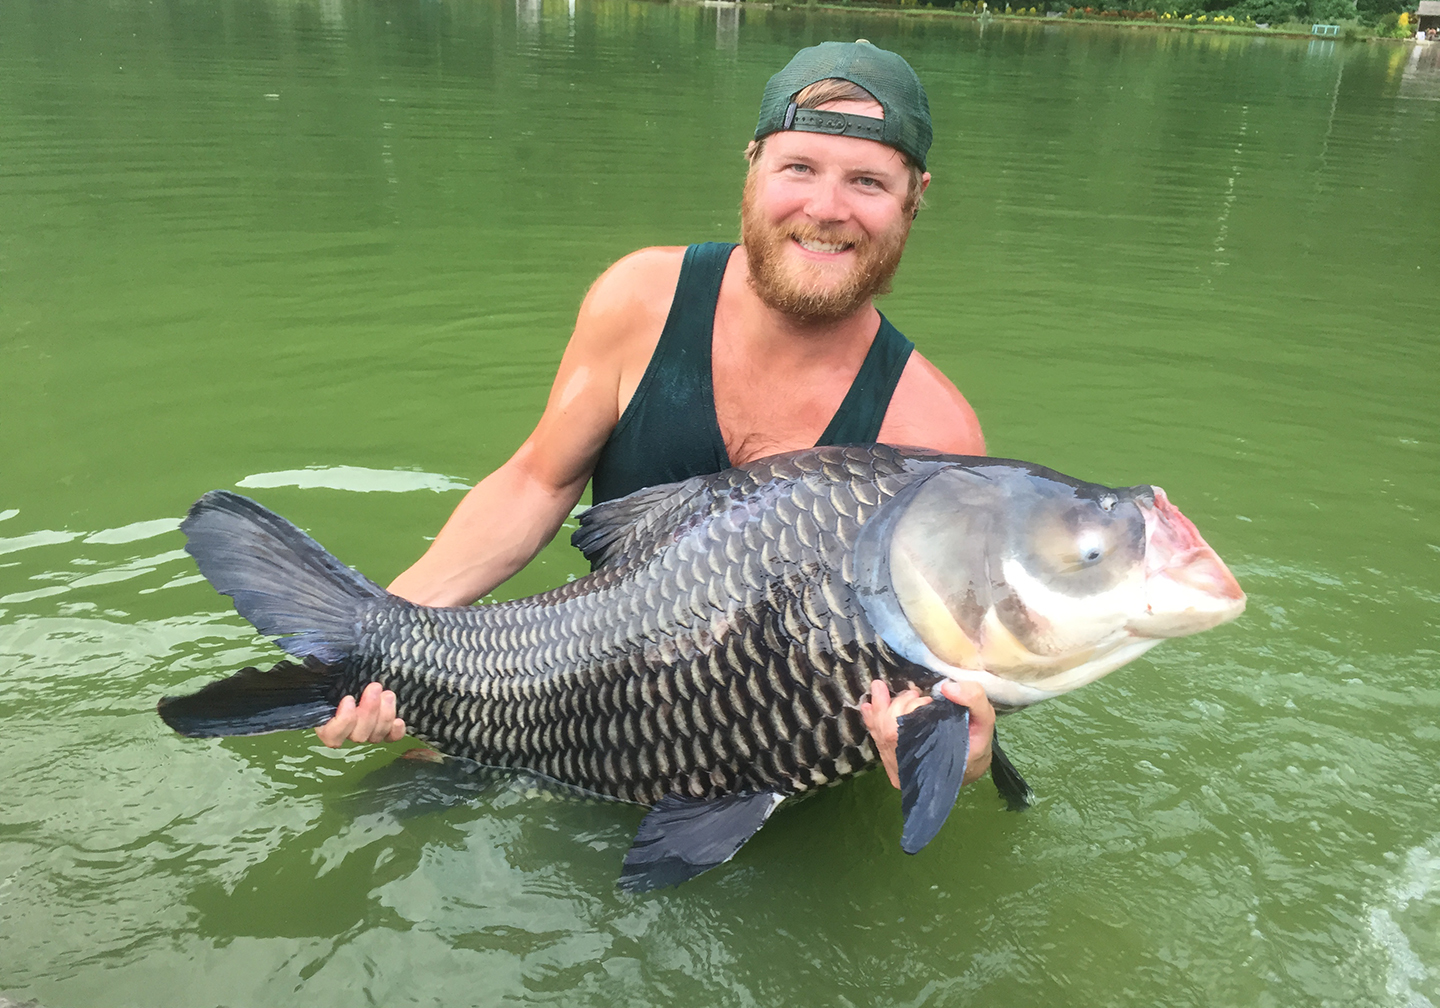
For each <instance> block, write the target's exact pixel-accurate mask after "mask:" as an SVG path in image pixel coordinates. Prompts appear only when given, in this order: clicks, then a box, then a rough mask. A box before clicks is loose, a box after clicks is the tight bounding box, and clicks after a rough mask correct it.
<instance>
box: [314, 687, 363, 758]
mask: <svg viewBox="0 0 1440 1008" xmlns="http://www.w3.org/2000/svg"><path fill="white" fill-rule="evenodd" d="M354 727H355V698H354V697H351V696H347V697H341V698H340V703H339V705H338V706H336V708H335V716H334V717H333V718H331V719H330V720H329V721H326V722H325V723H324V724H323V725H321V726H320V727H318V728H316V729H315V734H316V735H318V736H320V741H321V742H324V743H325V744H326V745H327V746H329V747H330V748H331V749H338V748H340V747H341V746H342V745H344V744H345V740H346V739H347V738H349V737H350V732H351V730H352V729H354Z"/></svg>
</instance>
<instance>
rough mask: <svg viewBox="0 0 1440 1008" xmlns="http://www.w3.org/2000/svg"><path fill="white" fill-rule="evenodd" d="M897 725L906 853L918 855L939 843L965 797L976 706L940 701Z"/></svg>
mask: <svg viewBox="0 0 1440 1008" xmlns="http://www.w3.org/2000/svg"><path fill="white" fill-rule="evenodd" d="M897 724H898V725H899V728H900V733H899V734H900V737H899V739H898V741H897V742H896V745H895V761H896V764H897V769H898V770H899V776H900V811H901V814H902V815H903V816H904V819H905V825H904V828H903V830H902V831H901V833H900V849H901V850H903V851H904V852H905V853H906V854H918V853H919V852H920V851H921V849H923V848H924V846H925V845H926V844H928V843H929V842H930V841H931V840H934V839H935V835H936V834H937V833H939V832H940V827H942V826H944V825H945V820H946V819H947V818H949V816H950V810H951V809H952V808H954V807H955V799H956V798H958V797H960V785H961V784H963V783H964V782H965V764H966V762H967V761H968V760H969V759H970V708H969V707H962V706H960V705H959V704H957V703H952V702H951V701H949V700H946V699H944V698H942V697H936V698H935V699H934V700H932V701H931V702H930V703H928V704H926V705H925V706H924V707H917V708H916V709H915V710H913V711H911V712H910V713H909V714H906V715H904V716H903V717H901V718H900V719H899V720H898V721H897Z"/></svg>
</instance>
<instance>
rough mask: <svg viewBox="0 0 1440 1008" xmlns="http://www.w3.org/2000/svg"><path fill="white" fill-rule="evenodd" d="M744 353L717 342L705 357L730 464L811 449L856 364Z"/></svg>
mask: <svg viewBox="0 0 1440 1008" xmlns="http://www.w3.org/2000/svg"><path fill="white" fill-rule="evenodd" d="M744 350H745V348H744V347H743V345H742V346H736V345H734V344H727V341H725V340H724V338H723V337H719V338H717V339H716V341H715V345H714V349H713V352H712V356H711V376H712V385H713V388H714V396H715V418H716V420H717V421H718V423H719V426H720V434H721V436H722V437H723V438H724V440H725V447H726V449H727V450H728V452H729V454H730V461H731V462H732V463H734V464H736V465H741V464H743V463H746V462H750V461H753V460H754V459H757V458H764V457H765V456H767V455H774V454H776V453H778V452H785V451H797V450H799V449H802V448H810V447H813V446H814V445H815V444H816V442H817V441H819V440H820V438H821V435H823V434H824V433H825V430H826V428H827V427H829V425H830V422H831V420H832V419H833V418H834V417H835V414H836V411H837V410H838V409H839V408H840V405H841V403H842V402H844V400H845V395H846V393H847V392H848V391H849V390H850V385H851V383H852V382H853V381H854V379H855V373H856V371H857V370H858V368H859V362H858V361H856V362H854V363H853V364H852V362H850V361H848V360H846V359H844V357H839V358H837V357H834V356H830V357H824V356H821V357H812V358H804V357H801V358H798V359H797V358H796V357H795V356H794V355H784V356H782V355H776V356H772V357H767V355H765V354H763V353H753V352H750V353H747V352H744ZM862 357H863V354H862Z"/></svg>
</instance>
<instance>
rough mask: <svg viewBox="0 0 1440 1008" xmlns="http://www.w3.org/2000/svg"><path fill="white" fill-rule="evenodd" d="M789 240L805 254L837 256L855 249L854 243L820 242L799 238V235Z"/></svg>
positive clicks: (792, 236) (813, 239)
mask: <svg viewBox="0 0 1440 1008" xmlns="http://www.w3.org/2000/svg"><path fill="white" fill-rule="evenodd" d="M790 240H791V241H793V242H794V243H795V244H796V245H799V246H800V247H801V248H802V249H804V250H805V251H806V252H816V253H819V254H821V255H839V254H840V253H842V252H849V251H850V250H851V249H853V248H854V247H855V243H854V242H843V241H839V242H837V241H820V240H818V239H815V238H801V237H800V236H799V235H791V236H790Z"/></svg>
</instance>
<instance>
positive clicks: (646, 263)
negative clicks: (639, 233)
mask: <svg viewBox="0 0 1440 1008" xmlns="http://www.w3.org/2000/svg"><path fill="white" fill-rule="evenodd" d="M684 259H685V246H684V245H652V246H650V247H649V248H642V249H638V250H637V251H635V252H631V253H630V254H629V255H627V256H624V257H623V258H620V259H617V260H615V262H613V263H611V264H610V267H609V269H607V270H606V271H605V272H604V273H601V274H600V278H599V279H598V280H596V281H595V285H594V286H593V287H592V288H591V293H596V292H600V293H603V294H607V295H612V296H627V295H635V294H649V293H651V292H654V291H656V290H657V289H658V290H662V291H664V293H665V295H666V297H667V298H668V297H669V295H671V294H672V293H674V290H675V284H676V282H677V281H678V280H679V279H680V265H681V263H682V262H683V261H684Z"/></svg>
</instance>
